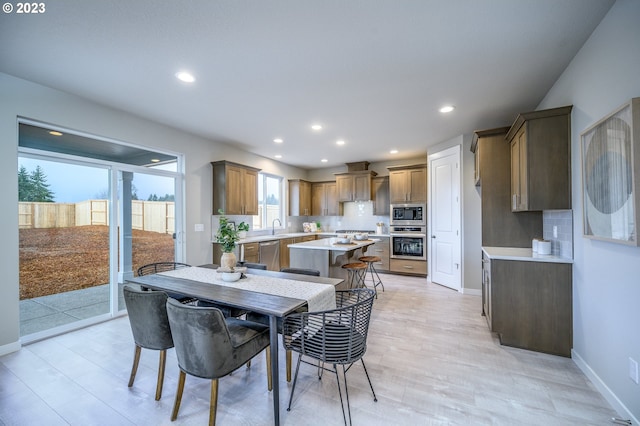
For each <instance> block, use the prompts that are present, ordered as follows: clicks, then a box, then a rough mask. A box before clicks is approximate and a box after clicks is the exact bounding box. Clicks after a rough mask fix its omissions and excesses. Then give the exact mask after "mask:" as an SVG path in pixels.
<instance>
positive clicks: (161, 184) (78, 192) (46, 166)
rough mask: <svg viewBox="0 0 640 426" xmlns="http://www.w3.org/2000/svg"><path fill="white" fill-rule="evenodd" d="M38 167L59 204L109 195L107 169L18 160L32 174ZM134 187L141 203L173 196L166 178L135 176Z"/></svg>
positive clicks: (170, 183) (168, 180)
mask: <svg viewBox="0 0 640 426" xmlns="http://www.w3.org/2000/svg"><path fill="white" fill-rule="evenodd" d="M38 165H40V168H41V169H42V171H43V173H44V175H45V176H46V179H47V184H49V190H50V191H52V192H53V196H54V201H55V202H56V203H76V202H79V201H85V200H91V199H101V198H104V197H105V196H106V195H107V194H108V192H107V191H108V189H109V174H108V170H107V169H98V168H94V167H86V166H79V165H75V164H66V163H57V162H53V161H45V160H40V159H32V158H24V157H18V168H20V167H21V166H24V167H25V168H26V169H27V172H28V173H29V174H30V173H31V172H33V171H34V170H35V169H36V166H38ZM133 185H134V187H135V190H136V193H137V195H138V199H140V200H146V199H148V198H149V195H151V194H156V195H157V196H159V197H162V196H164V195H166V194H171V195H173V194H174V187H173V179H172V178H168V177H164V176H153V175H144V174H140V173H135V174H134V178H133Z"/></svg>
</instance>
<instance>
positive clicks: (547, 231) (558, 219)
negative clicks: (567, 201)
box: [542, 210, 573, 259]
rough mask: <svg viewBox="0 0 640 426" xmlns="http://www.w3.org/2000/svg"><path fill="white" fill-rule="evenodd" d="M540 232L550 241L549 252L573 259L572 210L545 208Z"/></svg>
mask: <svg viewBox="0 0 640 426" xmlns="http://www.w3.org/2000/svg"><path fill="white" fill-rule="evenodd" d="M554 227H555V229H556V231H557V236H556V235H554ZM542 233H543V236H542V237H543V238H544V239H545V240H549V241H551V254H554V255H556V256H562V257H568V258H571V259H573V210H545V211H544V212H543V213H542Z"/></svg>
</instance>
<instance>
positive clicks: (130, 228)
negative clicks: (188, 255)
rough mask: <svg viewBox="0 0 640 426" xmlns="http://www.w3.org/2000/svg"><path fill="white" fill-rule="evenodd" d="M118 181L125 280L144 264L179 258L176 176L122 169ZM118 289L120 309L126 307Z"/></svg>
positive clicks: (121, 250)
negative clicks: (177, 254) (177, 246)
mask: <svg viewBox="0 0 640 426" xmlns="http://www.w3.org/2000/svg"><path fill="white" fill-rule="evenodd" d="M119 185H120V190H119V194H121V195H120V200H119V202H120V215H119V216H120V217H121V226H120V238H119V240H120V241H121V242H120V248H119V259H120V262H119V272H120V276H122V277H123V279H121V280H120V282H124V280H125V279H126V277H127V276H134V275H136V271H137V270H138V268H140V267H141V266H143V265H146V264H149V263H156V262H174V261H176V260H177V259H176V239H175V235H176V233H177V230H176V208H175V199H176V191H175V188H176V179H175V178H174V177H168V176H160V175H154V174H146V173H140V172H125V171H123V172H121V173H120V182H119ZM129 242H130V244H129ZM119 293H120V297H119V298H118V299H119V303H118V310H123V309H124V308H125V307H124V303H123V302H122V299H121V292H119Z"/></svg>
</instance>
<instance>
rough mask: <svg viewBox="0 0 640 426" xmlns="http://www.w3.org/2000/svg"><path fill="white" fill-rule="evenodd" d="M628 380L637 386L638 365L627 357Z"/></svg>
mask: <svg viewBox="0 0 640 426" xmlns="http://www.w3.org/2000/svg"><path fill="white" fill-rule="evenodd" d="M629 378H630V379H631V380H633V381H634V382H635V383H636V385H637V384H638V363H637V362H636V360H635V359H633V358H631V357H629Z"/></svg>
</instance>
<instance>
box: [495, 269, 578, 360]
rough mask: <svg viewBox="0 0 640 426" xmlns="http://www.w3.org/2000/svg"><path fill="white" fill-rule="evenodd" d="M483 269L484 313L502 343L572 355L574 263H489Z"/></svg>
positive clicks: (567, 355) (555, 353) (550, 352)
mask: <svg viewBox="0 0 640 426" xmlns="http://www.w3.org/2000/svg"><path fill="white" fill-rule="evenodd" d="M485 265H486V266H485ZM483 269H484V271H483V273H484V274H487V276H486V278H485V279H484V280H483V309H484V312H485V315H486V316H487V321H488V323H489V328H490V329H491V331H493V332H496V333H498V336H499V338H500V343H501V344H503V345H507V346H514V347H517V348H522V349H529V350H533V351H538V352H545V353H549V354H554V355H562V356H566V357H570V356H571V348H572V346H573V311H572V309H573V305H572V265H571V264H570V263H555V262H531V261H516V260H500V259H491V260H490V261H488V262H487V263H483ZM485 298H486V300H484V299H485Z"/></svg>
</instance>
